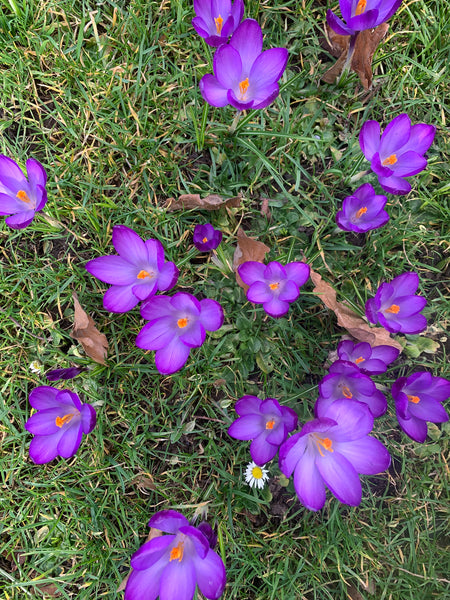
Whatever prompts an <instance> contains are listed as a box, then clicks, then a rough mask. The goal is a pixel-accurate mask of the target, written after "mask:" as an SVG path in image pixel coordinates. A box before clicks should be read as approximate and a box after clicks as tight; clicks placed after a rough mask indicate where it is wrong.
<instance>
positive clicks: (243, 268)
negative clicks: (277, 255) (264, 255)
mask: <svg viewBox="0 0 450 600" xmlns="http://www.w3.org/2000/svg"><path fill="white" fill-rule="evenodd" d="M265 270H266V265H264V264H263V263H260V262H256V261H254V260H249V261H247V262H245V263H242V265H240V266H239V267H238V273H239V277H240V278H241V279H242V281H243V282H244V283H246V284H247V285H252V283H255V281H263V280H264V271H265Z"/></svg>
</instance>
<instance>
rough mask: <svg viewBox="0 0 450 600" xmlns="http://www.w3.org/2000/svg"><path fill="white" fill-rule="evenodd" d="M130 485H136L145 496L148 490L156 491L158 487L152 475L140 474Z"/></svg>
mask: <svg viewBox="0 0 450 600" xmlns="http://www.w3.org/2000/svg"><path fill="white" fill-rule="evenodd" d="M130 483H131V484H132V485H135V486H136V487H137V488H138V490H139V491H140V492H142V493H144V494H145V493H148V492H147V491H146V490H156V485H155V483H154V481H153V477H152V476H151V475H150V473H144V472H142V473H138V475H136V477H134V478H133V479H132V480H131V482H130Z"/></svg>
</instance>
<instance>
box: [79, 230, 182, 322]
mask: <svg viewBox="0 0 450 600" xmlns="http://www.w3.org/2000/svg"><path fill="white" fill-rule="evenodd" d="M112 242H113V245H114V248H115V249H116V251H117V252H118V253H119V256H117V255H114V256H99V257H98V258H94V260H90V261H89V262H88V263H87V265H86V269H87V270H88V271H89V273H90V274H91V275H94V277H97V279H100V281H104V282H105V283H111V284H113V285H112V287H110V288H109V290H108V291H107V292H106V293H105V295H104V296H103V306H104V307H105V308H106V310H109V311H110V312H114V313H123V312H127V311H128V310H131V309H132V308H134V307H135V306H136V304H138V302H140V301H141V300H146V299H147V298H150V297H151V296H153V295H154V294H155V293H156V292H157V291H166V290H170V288H171V287H173V286H174V285H175V283H176V282H177V279H178V269H177V267H176V266H175V264H174V263H173V262H164V248H163V245H162V244H161V242H160V241H158V240H146V241H145V242H144V241H143V240H142V239H141V238H140V237H139V236H138V234H137V233H136V232H135V231H133V229H130V228H129V227H126V226H125V225H117V226H116V227H114V228H113V234H112Z"/></svg>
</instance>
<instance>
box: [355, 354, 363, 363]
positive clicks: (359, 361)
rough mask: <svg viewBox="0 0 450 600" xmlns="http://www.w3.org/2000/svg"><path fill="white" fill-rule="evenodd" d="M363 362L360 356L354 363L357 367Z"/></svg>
mask: <svg viewBox="0 0 450 600" xmlns="http://www.w3.org/2000/svg"><path fill="white" fill-rule="evenodd" d="M364 361H365V358H363V357H362V356H360V357H359V358H357V359H356V360H355V363H356V364H357V365H359V363H362V362H364Z"/></svg>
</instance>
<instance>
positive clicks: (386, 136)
mask: <svg viewBox="0 0 450 600" xmlns="http://www.w3.org/2000/svg"><path fill="white" fill-rule="evenodd" d="M410 135H411V119H410V118H409V116H408V115H407V114H406V113H402V114H401V115H398V116H397V117H395V119H392V121H391V122H390V123H388V125H387V126H386V129H385V130H384V131H383V135H382V136H381V142H380V150H379V153H380V156H382V157H383V158H387V157H389V156H391V155H392V154H396V153H397V152H398V150H399V149H400V148H401V147H402V146H404V145H405V144H406V143H407V142H408V140H409V136H410Z"/></svg>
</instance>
